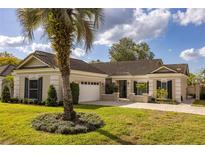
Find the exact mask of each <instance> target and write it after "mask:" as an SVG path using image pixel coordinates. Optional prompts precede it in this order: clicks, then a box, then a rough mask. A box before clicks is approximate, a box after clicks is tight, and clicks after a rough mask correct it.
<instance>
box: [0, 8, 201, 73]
mask: <svg viewBox="0 0 205 154" xmlns="http://www.w3.org/2000/svg"><path fill="white" fill-rule="evenodd" d="M15 11H16V10H15V9H0V19H1V24H0V52H2V51H9V52H11V53H13V54H14V55H15V56H17V57H19V58H21V59H23V58H25V57H26V56H27V55H28V54H29V53H31V52H33V51H34V50H37V49H38V50H44V51H49V52H51V48H50V44H49V42H48V41H47V40H46V38H41V35H42V33H43V30H42V28H38V29H37V30H36V31H35V40H34V41H33V42H31V43H29V42H27V41H24V39H23V35H22V29H21V27H20V24H19V22H18V20H17V17H16V12H15ZM104 15H105V18H104V24H103V25H102V26H101V27H100V29H99V30H98V32H97V33H96V38H95V41H94V43H93V48H92V50H91V51H90V52H89V53H87V54H86V53H85V52H84V49H83V48H82V47H81V46H78V47H77V48H76V49H75V50H74V51H73V55H72V56H73V57H75V58H79V59H83V60H86V61H91V60H96V59H100V60H101V61H109V54H108V52H109V48H110V46H111V45H112V43H115V42H117V41H118V40H119V39H120V38H122V37H131V38H133V40H135V41H136V42H140V41H145V42H147V43H148V44H149V45H150V48H151V51H152V52H154V54H155V58H161V59H163V61H164V63H168V64H171V63H188V64H189V68H190V71H191V72H197V71H199V70H200V69H201V68H205V66H204V62H205V37H204V36H205V9H104Z"/></svg>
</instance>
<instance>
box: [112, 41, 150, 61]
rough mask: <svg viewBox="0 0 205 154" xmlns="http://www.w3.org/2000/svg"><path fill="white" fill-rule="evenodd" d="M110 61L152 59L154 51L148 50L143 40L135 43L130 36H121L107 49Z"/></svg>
mask: <svg viewBox="0 0 205 154" xmlns="http://www.w3.org/2000/svg"><path fill="white" fill-rule="evenodd" d="M109 54H110V59H111V61H130V60H131V61H133V60H138V59H153V58H154V53H153V52H151V51H150V48H149V45H148V44H147V43H145V42H142V43H139V44H136V43H135V42H134V41H133V40H132V39H131V38H127V37H125V38H122V39H120V40H119V42H118V43H114V44H113V45H112V46H111V48H110V49H109Z"/></svg>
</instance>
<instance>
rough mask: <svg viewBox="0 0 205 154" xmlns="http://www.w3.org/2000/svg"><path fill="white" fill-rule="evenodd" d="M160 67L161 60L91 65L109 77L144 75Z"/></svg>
mask: <svg viewBox="0 0 205 154" xmlns="http://www.w3.org/2000/svg"><path fill="white" fill-rule="evenodd" d="M162 65H163V63H162V60H161V59H153V60H136V61H121V62H105V63H104V62H100V63H93V64H92V66H94V67H96V68H98V69H100V70H103V71H104V72H106V73H107V74H109V75H145V74H148V73H150V72H152V71H153V70H155V69H157V68H159V67H160V66H162Z"/></svg>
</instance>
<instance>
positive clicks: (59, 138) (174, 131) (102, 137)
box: [0, 103, 205, 144]
mask: <svg viewBox="0 0 205 154" xmlns="http://www.w3.org/2000/svg"><path fill="white" fill-rule="evenodd" d="M75 109H76V110H77V111H83V112H94V113H97V114H98V115H100V116H101V118H102V119H103V120H104V122H105V123H106V125H105V126H104V127H102V128H101V129H99V130H97V131H95V132H90V133H87V134H78V135H59V134H50V133H45V132H40V131H36V130H34V129H33V128H31V121H32V119H33V118H35V117H36V116H37V115H39V114H41V113H48V112H61V111H63V109H62V108H61V107H42V106H32V105H22V104H6V103H0V144H205V116H199V115H191V114H183V113H173V112H162V111H152V110H142V109H128V108H119V107H103V106H91V105H90V106H88V105H78V106H75Z"/></svg>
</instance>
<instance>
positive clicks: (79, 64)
mask: <svg viewBox="0 0 205 154" xmlns="http://www.w3.org/2000/svg"><path fill="white" fill-rule="evenodd" d="M30 56H34V57H36V58H37V59H39V60H41V61H42V62H43V63H45V64H47V65H48V66H50V67H52V68H58V63H57V57H56V55H55V54H52V53H48V52H43V51H35V52H34V53H32V54H31V55H29V56H28V57H26V58H25V59H24V60H23V61H22V63H21V64H20V65H19V66H18V67H17V68H18V69H20V68H23V67H21V65H23V63H24V62H25V61H26V60H27V59H28V58H30ZM70 64H71V69H72V70H79V71H85V72H92V73H101V74H105V72H103V71H101V70H99V69H97V68H95V67H93V66H92V65H90V64H88V63H86V62H84V61H82V60H79V59H74V58H70Z"/></svg>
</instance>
